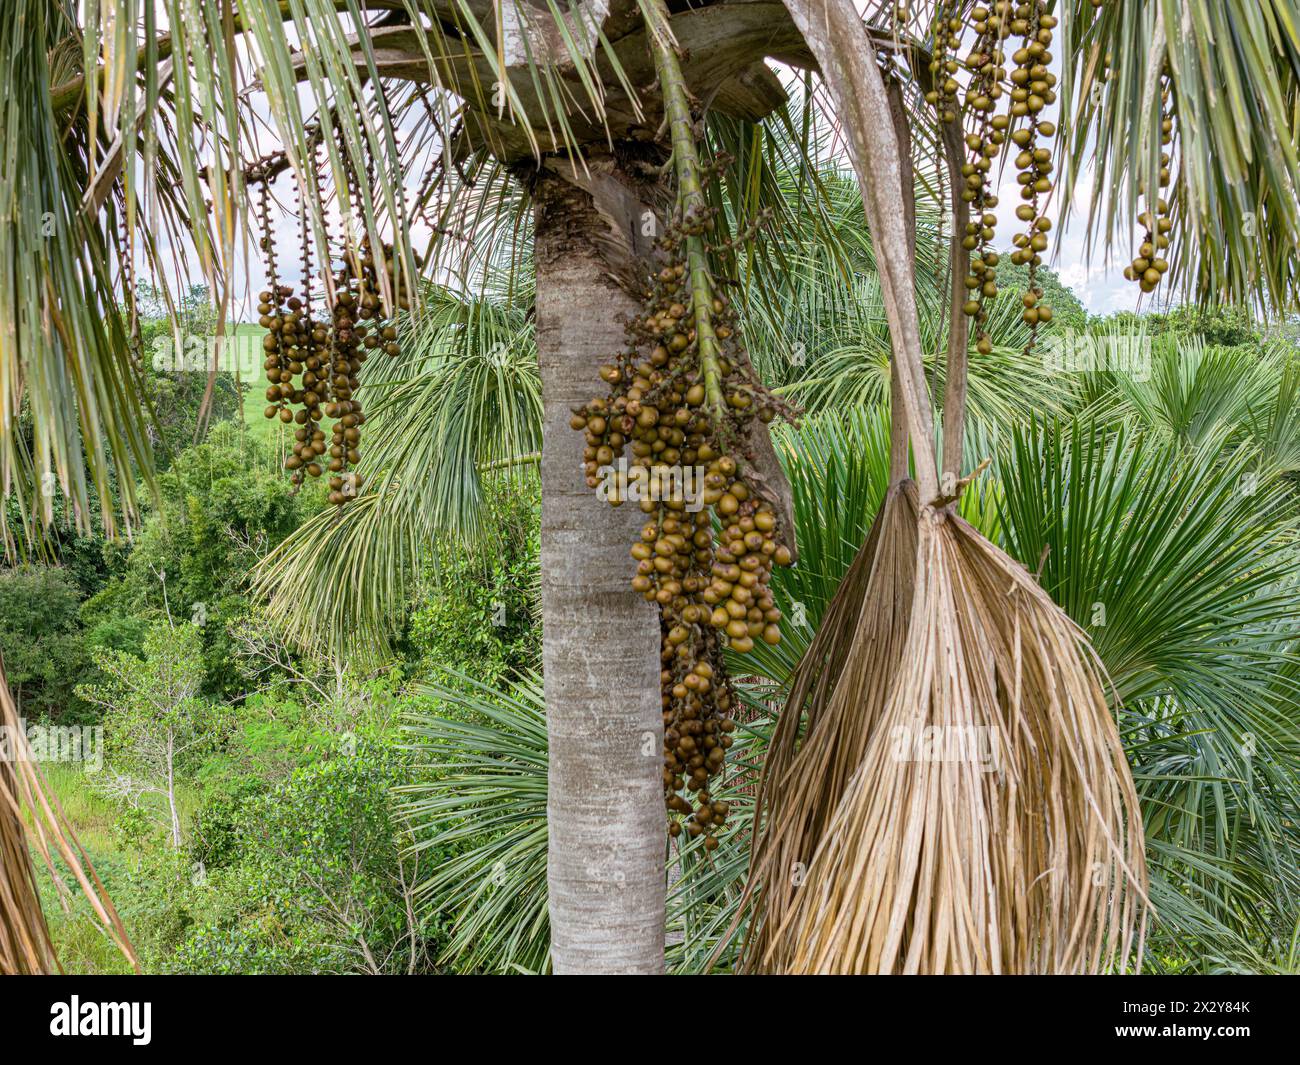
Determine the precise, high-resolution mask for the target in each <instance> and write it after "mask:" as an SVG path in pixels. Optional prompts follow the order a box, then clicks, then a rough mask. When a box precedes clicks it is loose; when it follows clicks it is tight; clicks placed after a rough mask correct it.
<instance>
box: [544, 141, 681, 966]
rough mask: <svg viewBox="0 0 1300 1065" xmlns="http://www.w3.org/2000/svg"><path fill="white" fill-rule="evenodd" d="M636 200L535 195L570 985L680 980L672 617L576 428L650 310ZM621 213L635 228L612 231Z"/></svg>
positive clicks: (547, 623)
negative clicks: (675, 966) (670, 839)
mask: <svg viewBox="0 0 1300 1065" xmlns="http://www.w3.org/2000/svg"><path fill="white" fill-rule="evenodd" d="M592 165H593V166H594V165H595V164H594V163H593V164H592ZM583 183H584V184H587V185H588V186H589V187H592V181H591V179H584V180H583ZM629 191H630V190H629V189H628V187H627V186H626V185H625V184H623V183H622V182H621V181H620V180H619V179H617V178H613V177H611V176H609V175H608V174H607V175H605V176H604V177H600V178H598V179H596V194H597V198H598V199H599V200H601V201H602V210H600V211H598V210H597V209H596V208H595V207H594V206H593V200H592V197H591V195H589V194H588V192H586V191H584V190H583V189H581V188H578V187H577V186H576V185H574V184H571V183H570V182H568V181H566V180H563V179H562V178H559V177H557V176H555V175H553V174H544V175H543V176H542V178H541V179H540V180H539V182H538V186H537V189H536V192H535V201H536V235H535V249H536V251H535V255H536V265H537V302H536V308H537V349H538V356H539V361H540V364H541V377H542V398H543V407H544V412H543V419H544V423H543V431H542V433H543V435H542V465H541V476H542V525H541V570H542V587H541V593H542V627H543V651H542V656H543V670H544V680H545V691H546V715H547V731H548V734H549V741H550V778H549V796H548V801H547V824H548V833H549V860H548V874H547V885H548V890H549V900H550V902H549V904H550V919H551V956H552V962H553V965H554V969H555V972H556V973H651V974H653V973H661V972H663V969H664V853H665V815H664V805H663V786H662V779H661V773H662V751H661V747H662V731H663V726H662V718H661V709H660V692H659V620H658V614H657V612H656V610H655V609H654V608H653V607H652V606H651V605H650V604H648V603H646V602H645V601H644V600H643V599H642V597H641V596H640V595H638V594H636V593H635V592H633V591H632V590H631V587H630V580H631V577H632V575H633V568H632V567H633V565H634V563H633V562H632V560H631V558H630V556H629V553H628V551H629V548H630V546H631V545H632V543H634V542H635V540H636V539H637V536H638V531H639V528H640V526H641V524H642V514H641V512H640V510H639V509H638V508H637V507H636V506H635V504H632V503H627V504H624V505H623V506H621V507H618V508H614V507H611V506H609V505H608V504H607V503H605V502H604V501H602V500H600V499H598V498H597V497H596V495H595V493H594V492H593V491H592V490H591V489H590V488H589V487H587V485H586V483H585V480H584V475H583V471H582V468H581V467H582V449H583V446H584V441H583V436H582V434H581V433H577V432H574V431H573V429H571V428H570V426H569V419H570V417H571V416H572V412H573V408H574V407H578V406H581V405H582V404H584V403H586V402H587V401H588V400H589V399H591V398H592V397H593V396H594V395H597V394H599V393H601V392H602V391H603V387H604V386H603V385H602V383H601V380H600V377H599V374H598V370H599V367H600V366H601V364H602V363H605V362H608V361H609V360H610V358H611V356H612V355H613V354H614V353H616V352H618V351H619V350H621V349H622V347H623V346H624V343H625V339H624V330H623V323H624V322H625V321H626V320H627V318H628V317H630V316H631V315H633V314H634V313H635V312H636V310H637V304H636V301H635V300H634V299H633V298H632V297H631V296H629V295H628V293H627V291H625V286H624V285H622V284H620V283H619V282H618V281H617V280H615V276H614V275H615V274H616V273H617V272H618V267H619V265H623V266H626V265H627V258H628V256H627V253H628V252H629V251H634V249H633V248H632V247H631V246H632V244H634V243H635V241H636V238H635V237H632V236H631V235H630V234H631V233H632V232H633V229H632V228H631V226H632V224H633V223H634V222H635V218H636V216H635V215H634V214H633V213H632V211H633V209H634V207H635V202H634V199H633V197H632V196H630V195H629ZM611 192H612V194H613V196H612V199H613V202H615V203H616V204H617V205H618V206H616V207H612V208H611V207H609V205H608V203H607V202H606V201H607V200H609V199H610V194H611ZM611 214H617V215H620V216H621V221H620V222H618V223H615V224H613V225H611V222H612V218H611ZM636 250H639V249H636ZM619 260H622V262H621V264H620V262H619Z"/></svg>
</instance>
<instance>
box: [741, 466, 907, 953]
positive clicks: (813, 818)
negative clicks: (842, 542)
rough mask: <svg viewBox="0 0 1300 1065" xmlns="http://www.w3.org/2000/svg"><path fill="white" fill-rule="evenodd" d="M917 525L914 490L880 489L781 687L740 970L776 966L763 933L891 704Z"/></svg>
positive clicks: (781, 912) (774, 925) (793, 890)
mask: <svg viewBox="0 0 1300 1065" xmlns="http://www.w3.org/2000/svg"><path fill="white" fill-rule="evenodd" d="M904 454H905V452H904ZM916 518H917V498H916V486H915V485H914V484H913V483H912V482H911V481H904V482H902V483H901V484H896V485H895V486H894V487H892V488H890V490H889V491H888V492H887V493H886V494H885V498H884V501H883V502H882V503H881V506H880V510H879V512H878V513H877V514H876V519H875V521H874V522H873V524H872V526H871V531H870V533H869V534H868V536H867V540H866V543H865V544H863V546H862V549H861V550H860V551H859V552H858V555H857V557H856V558H855V559H854V560H853V564H852V566H850V567H849V569H848V571H847V573H846V574H845V577H844V580H843V581H842V582H841V584H840V586H839V588H838V589H837V591H836V593H835V596H834V598H833V599H832V600H831V602H830V604H829V605H828V607H827V609H826V613H825V615H824V616H823V619H822V623H821V625H820V626H819V627H818V630H817V633H816V635H815V636H814V637H813V640H812V642H811V644H809V647H808V650H807V652H806V653H805V654H804V656H803V658H802V659H800V661H799V665H798V667H796V669H795V671H794V674H793V675H792V677H791V683H790V693H789V696H788V697H787V699H786V702H785V707H784V709H783V710H782V712H781V715H780V717H779V718H778V719H777V724H776V728H775V729H774V730H773V733H772V739H771V741H770V744H769V747H768V753H767V760H766V762H765V764H764V767H763V776H762V779H761V781H760V783H759V792H758V798H757V802H756V803H755V824H754V827H755V832H754V837H753V838H754V839H755V840H756V841H757V842H756V845H755V847H754V852H753V855H752V857H751V861H750V874H749V883H748V888H747V894H748V895H749V896H750V897H749V898H747V899H746V900H745V903H746V904H748V903H749V902H750V901H751V899H752V900H753V901H755V902H756V903H757V905H756V906H755V907H754V910H753V920H752V922H751V924H750V926H749V930H748V932H747V935H746V940H745V948H744V958H745V959H746V965H747V967H750V968H768V967H775V968H778V969H779V968H781V967H782V963H783V961H784V960H785V959H784V958H783V956H782V947H781V945H780V944H777V943H774V942H773V933H774V932H775V931H776V930H777V929H779V928H780V927H781V925H782V923H783V922H784V920H785V917H786V914H787V913H788V912H789V911H790V909H791V907H792V906H793V905H794V902H795V896H796V894H797V893H798V891H799V890H800V889H799V886H798V885H799V884H800V882H801V881H802V876H803V873H804V871H805V870H806V869H807V866H808V863H809V862H810V861H811V860H812V856H813V854H814V853H815V852H816V850H817V845H818V843H819V842H820V841H821V837H822V834H823V832H825V830H826V826H827V824H828V823H829V822H830V820H831V818H832V817H833V816H834V814H835V811H836V808H837V807H838V806H839V801H840V798H841V797H842V796H843V794H844V790H845V788H846V787H847V786H848V783H849V781H850V779H851V778H852V777H853V774H854V772H855V771H856V770H857V768H858V765H859V764H860V763H861V761H862V756H863V753H864V752H865V750H866V745H867V742H868V739H869V738H870V736H871V733H872V728H873V725H874V724H875V721H876V719H877V718H878V717H879V716H880V714H881V712H882V711H883V710H884V707H885V702H886V700H887V699H888V697H889V693H890V690H891V687H892V682H893V679H894V677H895V675H896V673H897V670H898V665H899V661H900V659H901V656H902V651H903V641H904V639H905V638H906V635H907V622H908V615H909V613H910V611H911V608H912V599H913V588H912V584H913V580H914V571H915V567H916V529H917V525H916ZM760 828H762V829H763V831H761V832H760V831H759V829H760ZM744 908H747V906H746V907H742V909H744ZM769 953H770V954H771V960H770V961H768V962H764V960H763V959H764V958H765V957H766V956H767V955H769Z"/></svg>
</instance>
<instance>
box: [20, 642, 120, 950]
mask: <svg viewBox="0 0 1300 1065" xmlns="http://www.w3.org/2000/svg"><path fill="white" fill-rule="evenodd" d="M0 728H3V730H4V735H5V743H4V744H3V745H2V746H0V755H2V756H0V974H4V975H33V974H40V973H52V972H56V971H58V968H59V966H58V959H57V958H56V957H55V955H54V946H53V944H52V943H51V941H50V933H49V928H48V926H47V925H46V923H45V914H44V913H43V912H42V910H41V899H40V891H39V889H38V888H37V884H36V872H35V869H34V867H33V863H32V856H31V850H30V849H29V848H31V847H34V848H35V849H36V852H37V853H38V854H39V855H40V856H41V859H42V861H44V863H45V865H46V867H47V868H48V869H49V870H50V873H51V879H52V880H53V881H54V883H55V885H56V886H57V887H58V888H59V890H60V891H63V890H65V889H64V887H63V880H62V878H61V877H60V876H59V874H58V871H57V870H56V868H55V864H54V858H55V856H56V855H57V856H58V857H59V858H61V859H62V860H63V863H64V865H65V866H66V867H67V869H68V870H69V871H70V872H71V874H72V876H73V878H74V879H75V880H76V881H77V884H78V886H79V887H80V888H81V891H82V893H83V894H84V895H85V897H86V899H87V901H88V902H89V903H90V907H91V911H92V913H93V915H94V919H95V920H96V921H97V922H98V923H99V925H100V927H101V928H102V930H103V932H104V934H105V935H107V936H108V937H109V939H111V940H112V941H113V943H115V944H116V945H117V948H118V949H119V950H120V951H121V952H122V953H123V954H124V955H125V956H126V958H127V960H128V961H130V962H131V964H132V965H133V966H134V967H135V969H136V970H137V971H139V968H140V964H139V961H138V960H137V959H136V956H135V951H134V950H133V949H132V947H131V942H130V940H129V939H128V938H127V934H126V928H125V927H124V926H123V924H122V921H121V918H119V917H118V915H117V911H116V910H115V909H114V908H113V903H112V901H111V900H110V899H109V897H108V893H107V892H106V891H105V890H104V885H103V884H102V883H100V880H99V877H98V876H97V875H96V874H95V868H94V866H93V865H92V864H91V862H90V857H89V855H87V854H86V852H85V850H84V849H83V848H82V846H81V844H80V843H79V842H78V841H77V836H76V833H75V832H73V830H72V826H71V825H69V824H68V822H67V818H66V817H64V815H63V810H62V809H61V808H60V806H59V801H58V799H57V798H56V797H55V796H54V795H53V794H52V793H51V792H50V790H49V788H48V786H47V785H46V783H45V779H44V776H43V775H42V773H41V771H40V767H39V766H38V765H37V764H36V762H35V761H34V760H33V759H32V758H31V750H30V748H29V746H28V744H27V733H26V729H25V727H24V725H23V723H22V721H21V720H20V718H19V717H18V712H17V710H16V709H15V707H14V704H13V700H12V698H11V697H10V695H9V685H8V683H7V682H6V680H5V677H4V667H3V664H0ZM64 901H65V902H66V900H64Z"/></svg>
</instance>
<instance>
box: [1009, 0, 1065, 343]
mask: <svg viewBox="0 0 1300 1065" xmlns="http://www.w3.org/2000/svg"><path fill="white" fill-rule="evenodd" d="M999 6H1000V5H999ZM1008 6H1010V5H1008ZM1046 8H1047V5H1046V3H1044V2H1043V0H1035V2H1034V3H1031V4H1020V5H1017V6H1016V8H1015V10H1014V18H1013V19H1012V21H1011V31H1012V33H1014V34H1016V35H1018V36H1022V37H1023V43H1022V45H1021V47H1020V48H1018V49H1016V51H1015V52H1014V53H1012V56H1011V62H1012V63H1013V64H1014V68H1013V69H1012V71H1011V75H1010V77H1011V85H1012V88H1011V117H1012V119H1013V120H1014V119H1017V118H1021V119H1028V122H1027V124H1026V125H1024V126H1020V127H1018V128H1017V129H1016V130H1015V131H1014V132H1012V134H1011V140H1012V142H1013V143H1014V144H1015V145H1016V147H1018V148H1019V149H1020V153H1019V154H1018V155H1017V156H1016V160H1015V162H1016V169H1017V170H1018V171H1020V173H1019V175H1018V176H1017V179H1016V180H1017V181H1018V182H1019V184H1020V198H1021V199H1022V200H1024V201H1025V202H1024V203H1022V204H1021V205H1020V206H1019V207H1017V208H1016V217H1017V218H1019V219H1020V220H1021V221H1022V222H1024V223H1026V229H1025V232H1023V233H1017V234H1016V236H1015V237H1014V238H1013V240H1012V243H1013V244H1015V246H1016V250H1015V251H1013V252H1012V253H1011V261H1012V262H1014V263H1020V264H1026V265H1028V267H1029V281H1028V285H1027V287H1026V291H1025V293H1024V295H1023V296H1022V297H1021V300H1022V302H1023V303H1024V310H1023V311H1021V317H1022V318H1023V319H1024V321H1025V323H1026V324H1027V325H1028V326H1029V327H1030V340H1029V344H1028V345H1027V348H1026V350H1028V349H1029V348H1032V347H1033V345H1034V341H1035V340H1036V339H1037V335H1038V326H1039V325H1042V324H1046V323H1047V322H1050V321H1051V320H1052V308H1051V307H1049V306H1048V305H1047V304H1045V303H1043V302H1042V298H1043V290H1042V288H1041V287H1039V285H1038V283H1037V276H1036V275H1037V271H1038V267H1039V266H1040V265H1042V261H1043V252H1045V251H1046V250H1047V233H1048V231H1049V230H1050V229H1051V228H1052V222H1051V219H1049V218H1047V217H1046V215H1045V214H1044V213H1043V197H1044V196H1046V195H1047V194H1048V193H1050V192H1051V191H1052V181H1051V177H1050V175H1051V173H1052V150H1051V149H1050V148H1048V147H1047V146H1045V145H1043V144H1040V143H1039V140H1038V139H1039V138H1040V137H1041V138H1043V139H1044V140H1047V139H1049V138H1051V137H1052V136H1053V135H1054V134H1055V133H1056V127H1055V126H1054V125H1053V124H1052V123H1051V122H1049V121H1047V120H1046V119H1041V118H1039V114H1040V113H1041V112H1042V110H1043V108H1045V107H1046V106H1048V105H1049V104H1051V103H1054V102H1055V100H1056V90H1055V88H1054V86H1055V84H1056V75H1055V74H1053V73H1052V72H1051V71H1050V70H1048V69H1047V66H1048V64H1049V63H1050V62H1051V61H1052V53H1051V51H1050V49H1049V46H1050V45H1051V43H1052V29H1053V28H1054V27H1055V26H1056V17H1055V16H1054V15H1050V14H1048V13H1047V10H1046Z"/></svg>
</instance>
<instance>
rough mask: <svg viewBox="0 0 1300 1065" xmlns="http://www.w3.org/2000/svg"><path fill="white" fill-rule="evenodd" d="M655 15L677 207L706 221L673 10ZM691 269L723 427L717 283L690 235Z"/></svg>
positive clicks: (704, 358) (708, 396) (658, 2)
mask: <svg viewBox="0 0 1300 1065" xmlns="http://www.w3.org/2000/svg"><path fill="white" fill-rule="evenodd" d="M647 8H648V10H649V11H650V12H651V13H652V14H653V15H654V21H655V24H654V25H652V26H650V47H651V50H652V51H653V53H654V61H655V71H656V73H657V74H658V76H659V91H660V93H662V95H663V100H664V114H665V116H666V117H667V119H668V129H669V134H670V136H671V138H672V146H673V169H674V171H675V173H676V175H677V203H678V206H679V207H680V208H681V214H682V219H683V221H685V220H687V219H689V218H690V217H691V216H692V215H694V216H696V217H699V218H701V219H703V217H704V212H705V210H706V209H707V206H708V205H707V203H706V202H705V199H704V190H703V189H702V188H701V187H700V157H699V154H698V153H697V152H696V150H695V137H694V133H693V125H694V123H693V122H692V120H691V105H690V100H689V98H688V97H687V93H686V78H685V77H684V76H683V74H682V66H681V63H680V62H679V61H678V58H677V52H676V51H675V50H674V47H673V40H672V32H671V31H670V30H669V28H668V8H667V7H666V6H665V4H664V2H663V0H648V4H647ZM686 266H687V270H688V271H689V272H690V283H691V305H692V307H693V308H694V310H695V343H696V347H697V349H698V350H699V354H700V372H701V375H702V376H703V378H704V396H705V402H706V403H707V404H708V406H709V408H710V411H711V413H712V415H713V418H714V421H715V423H716V425H717V426H718V427H721V418H722V415H723V414H724V413H725V412H726V409H727V404H726V400H725V399H724V398H723V395H722V369H721V367H720V366H719V363H718V341H717V337H716V336H715V335H714V332H713V285H712V282H711V280H710V277H709V261H708V256H707V254H706V253H705V250H704V238H703V237H701V236H699V235H698V234H687V235H686Z"/></svg>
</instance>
